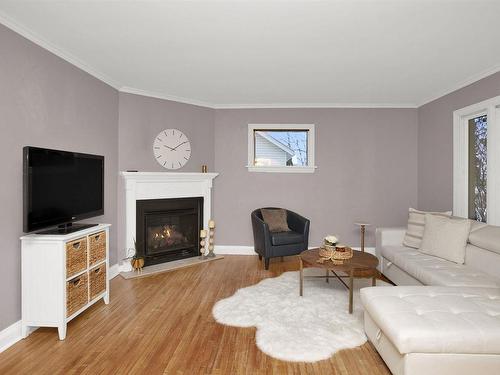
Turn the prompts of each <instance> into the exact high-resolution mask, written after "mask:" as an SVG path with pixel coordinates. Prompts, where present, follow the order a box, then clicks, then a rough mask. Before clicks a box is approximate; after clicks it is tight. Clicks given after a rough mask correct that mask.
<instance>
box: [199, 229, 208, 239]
mask: <svg viewBox="0 0 500 375" xmlns="http://www.w3.org/2000/svg"><path fill="white" fill-rule="evenodd" d="M206 236H207V231H206V230H205V229H202V230H200V237H201V238H205V237H206Z"/></svg>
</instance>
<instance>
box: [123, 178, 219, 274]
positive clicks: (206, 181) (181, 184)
mask: <svg viewBox="0 0 500 375" xmlns="http://www.w3.org/2000/svg"><path fill="white" fill-rule="evenodd" d="M120 175H121V177H122V189H123V190H122V191H123V193H124V195H125V197H124V200H125V206H124V208H125V213H124V215H123V217H124V219H125V222H124V223H123V222H122V224H121V225H123V224H124V225H123V226H120V228H124V230H123V229H121V230H120V231H121V233H122V234H121V235H120V237H121V240H120V244H119V246H120V248H122V249H124V250H123V257H122V258H125V256H126V254H127V250H126V249H130V248H133V247H134V240H136V239H137V238H138V233H136V232H137V202H138V201H142V200H164V199H165V200H166V199H173V198H203V200H202V203H201V214H200V215H201V217H202V227H203V228H208V221H209V220H210V219H211V218H212V213H211V201H212V183H213V179H214V178H216V177H217V176H218V173H191V172H186V173H182V172H180V173H179V172H120ZM121 199H123V195H122V198H121ZM122 207H123V206H122ZM170 224H172V223H170ZM166 225H168V223H166ZM165 229H166V230H168V228H165ZM165 234H166V233H165ZM177 250H178V248H177ZM174 251H175V250H174ZM131 270H132V268H131V266H130V262H128V261H123V262H122V263H121V265H120V271H122V272H126V271H131Z"/></svg>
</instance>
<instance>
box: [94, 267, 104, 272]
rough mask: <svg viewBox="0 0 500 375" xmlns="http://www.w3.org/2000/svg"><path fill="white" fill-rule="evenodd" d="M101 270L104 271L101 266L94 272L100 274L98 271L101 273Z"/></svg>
mask: <svg viewBox="0 0 500 375" xmlns="http://www.w3.org/2000/svg"><path fill="white" fill-rule="evenodd" d="M101 271H102V268H101V267H99V268H98V269H96V270H94V273H95V274H98V273H101Z"/></svg>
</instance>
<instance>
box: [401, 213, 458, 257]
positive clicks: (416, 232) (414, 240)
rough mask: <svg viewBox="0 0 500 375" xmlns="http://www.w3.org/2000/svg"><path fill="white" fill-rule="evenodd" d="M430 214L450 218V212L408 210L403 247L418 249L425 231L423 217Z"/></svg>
mask: <svg viewBox="0 0 500 375" xmlns="http://www.w3.org/2000/svg"><path fill="white" fill-rule="evenodd" d="M426 214H432V215H436V216H441V217H450V216H451V211H446V212H425V211H419V210H415V209H414V208H410V209H409V210H408V229H407V230H406V234H405V238H404V240H403V245H405V246H408V247H413V248H414V249H418V248H419V247H420V243H421V242H422V236H423V235H424V229H425V215H426Z"/></svg>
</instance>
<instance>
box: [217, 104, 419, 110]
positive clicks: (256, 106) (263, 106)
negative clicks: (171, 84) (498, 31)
mask: <svg viewBox="0 0 500 375" xmlns="http://www.w3.org/2000/svg"><path fill="white" fill-rule="evenodd" d="M213 108H214V109H259V108H260V109H267V108H269V109H273V108H275V109H281V108H283V109H294V108H297V109H299V108H325V109H327V108H360V109H361V108H366V109H370V108H372V109H377V108H404V109H408V108H410V109H411V108H413V109H414V108H417V105H416V104H413V103H271V104H216V105H215V106H214V107H213Z"/></svg>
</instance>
